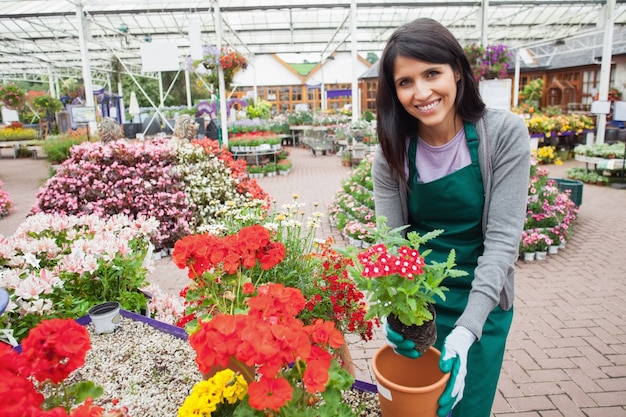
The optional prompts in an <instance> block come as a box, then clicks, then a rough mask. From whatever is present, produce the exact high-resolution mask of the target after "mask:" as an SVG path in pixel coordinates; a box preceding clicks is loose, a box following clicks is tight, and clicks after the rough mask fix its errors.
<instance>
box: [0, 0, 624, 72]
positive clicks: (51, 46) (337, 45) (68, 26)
mask: <svg viewBox="0 0 626 417" xmlns="http://www.w3.org/2000/svg"><path fill="white" fill-rule="evenodd" d="M611 1H616V3H615V12H614V16H615V19H614V20H615V27H616V28H624V27H626V0H611ZM605 4H606V1H600V0H598V1H593V0H543V1H533V0H491V1H490V2H489V7H488V9H487V13H486V18H487V22H488V25H487V29H486V31H485V32H484V34H483V32H482V31H481V29H480V20H481V15H482V12H481V10H482V9H481V1H476V0H458V1H444V0H431V1H428V2H420V1H418V2H416V1H413V0H404V1H376V0H368V1H357V2H356V17H357V18H356V44H357V50H358V52H359V54H361V55H362V56H366V54H367V53H368V52H374V53H376V54H380V51H382V49H383V47H384V45H385V42H386V40H387V38H388V37H389V36H390V34H391V33H392V32H393V30H394V29H395V28H396V27H398V26H399V25H401V24H403V23H406V22H409V21H411V20H413V19H416V18H418V17H431V18H434V19H436V20H439V21H440V22H442V23H443V24H444V25H446V26H447V27H448V28H450V30H451V31H452V32H453V33H454V34H455V36H457V38H458V39H459V40H460V41H461V43H462V44H469V43H481V40H482V39H486V40H487V42H486V44H505V45H507V46H509V47H510V48H516V47H521V46H527V45H539V44H546V45H549V44H551V43H554V42H555V41H556V40H563V39H568V38H570V37H572V36H576V35H579V34H580V33H600V32H601V31H602V27H603V24H602V21H603V16H604V11H605V7H604V6H605ZM216 6H217V2H216V1H184V0H181V1H161V0H134V1H128V0H124V1H121V0H20V1H16V0H0V36H1V41H0V78H3V79H5V80H9V79H31V78H32V79H36V78H37V77H41V76H44V78H45V77H46V76H47V75H48V74H50V73H55V74H57V75H58V76H61V77H64V76H67V77H80V76H81V65H82V64H81V63H82V56H83V55H82V53H81V42H80V37H81V30H80V27H81V25H80V24H79V22H80V19H78V17H77V14H78V13H81V11H79V10H81V9H82V15H83V16H84V20H83V21H84V22H85V23H84V38H85V39H86V45H87V49H88V51H86V52H85V55H87V56H88V57H89V62H90V65H91V68H92V73H94V74H101V75H102V76H105V77H106V74H109V73H111V72H112V71H113V65H112V62H113V60H112V57H114V56H115V57H117V58H119V59H120V60H121V62H122V63H123V64H124V66H125V67H126V68H127V69H128V70H129V71H131V72H134V73H137V74H139V73H141V72H142V67H141V64H142V61H141V47H142V45H144V44H146V43H155V44H156V43H160V42H170V43H173V44H175V45H176V46H177V48H176V50H177V53H178V56H179V61H180V63H179V65H180V66H181V68H182V67H183V66H184V59H185V57H187V56H188V55H189V54H190V37H189V34H188V31H189V25H190V22H193V21H196V22H199V26H200V28H201V42H202V44H206V45H214V44H216V43H217V35H216V32H217V31H219V28H220V27H221V33H222V37H221V39H222V44H223V45H227V46H230V47H232V48H234V49H236V50H238V51H239V52H241V53H243V54H244V55H247V56H248V57H251V56H253V55H260V54H278V55H280V56H281V57H283V59H284V60H285V61H287V62H290V63H295V62H304V60H305V59H306V60H308V61H309V62H316V61H317V62H320V61H322V60H323V59H324V58H325V57H327V56H329V55H331V54H332V53H334V52H341V51H350V50H351V47H352V46H351V43H352V35H351V19H350V15H351V4H350V1H346V0H343V1H342V0H313V1H311V0H223V1H220V2H219V11H220V14H221V19H219V21H218V19H217V18H216V16H217V7H216ZM599 38H601V37H599ZM311 57H313V58H311Z"/></svg>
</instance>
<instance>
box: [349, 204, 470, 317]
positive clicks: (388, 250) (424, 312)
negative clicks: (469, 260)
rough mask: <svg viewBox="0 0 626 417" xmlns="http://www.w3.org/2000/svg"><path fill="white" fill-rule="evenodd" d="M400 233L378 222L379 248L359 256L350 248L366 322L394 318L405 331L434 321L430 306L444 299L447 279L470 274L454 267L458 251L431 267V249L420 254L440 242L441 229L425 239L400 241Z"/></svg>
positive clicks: (415, 236) (409, 235)
mask: <svg viewBox="0 0 626 417" xmlns="http://www.w3.org/2000/svg"><path fill="white" fill-rule="evenodd" d="M401 230H402V228H399V229H393V230H390V229H389V228H388V227H387V225H386V218H385V217H382V216H379V217H377V219H376V231H375V233H374V237H375V241H376V242H381V243H377V244H375V245H373V246H371V247H370V248H368V249H366V250H364V251H362V252H360V253H356V254H355V253H354V248H352V247H348V249H347V253H348V254H350V255H351V256H352V257H353V259H354V264H355V267H354V269H353V270H352V278H353V279H354V281H355V283H356V285H357V287H358V288H359V289H360V290H361V291H364V292H365V293H366V294H367V297H368V300H369V310H368V312H367V314H366V316H365V318H366V319H371V318H373V317H379V318H383V317H388V316H391V315H393V316H395V317H397V318H398V320H399V321H400V322H402V324H404V325H406V326H411V325H421V324H423V323H425V322H427V321H430V320H432V319H433V315H432V313H431V311H430V310H429V305H432V304H434V303H435V302H436V297H440V298H441V299H444V300H445V291H447V288H446V287H444V286H443V285H441V283H442V282H443V280H444V279H445V278H448V277H450V278H456V277H462V276H465V275H467V273H466V272H465V271H462V270H458V269H456V268H455V266H456V264H455V251H454V249H452V250H451V251H450V253H449V254H448V257H447V260H446V261H445V262H436V261H432V262H431V263H427V261H426V258H427V257H428V255H429V254H430V253H431V250H430V249H427V250H425V251H423V252H421V253H420V251H419V250H420V245H423V244H424V243H426V242H428V241H429V240H431V239H434V238H436V237H437V236H439V235H440V234H441V233H443V230H434V231H432V232H430V233H427V234H425V235H423V236H420V235H419V234H418V233H416V232H409V233H407V237H406V238H403V237H402V236H401V234H400V231H401Z"/></svg>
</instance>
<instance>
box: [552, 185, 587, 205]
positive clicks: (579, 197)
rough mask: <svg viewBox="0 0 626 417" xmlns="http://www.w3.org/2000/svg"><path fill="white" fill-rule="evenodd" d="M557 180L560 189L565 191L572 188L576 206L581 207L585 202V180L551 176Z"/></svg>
mask: <svg viewBox="0 0 626 417" xmlns="http://www.w3.org/2000/svg"><path fill="white" fill-rule="evenodd" d="M550 179H552V180H554V181H556V183H557V185H558V187H559V191H561V192H565V191H567V190H570V198H571V199H572V202H573V203H574V204H576V206H578V207H580V205H581V204H582V203H583V185H584V184H583V182H582V181H578V180H567V179H564V178H550Z"/></svg>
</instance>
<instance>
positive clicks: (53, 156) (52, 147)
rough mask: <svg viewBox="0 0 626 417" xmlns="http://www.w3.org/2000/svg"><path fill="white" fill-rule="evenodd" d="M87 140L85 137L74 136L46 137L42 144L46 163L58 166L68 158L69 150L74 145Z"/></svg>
mask: <svg viewBox="0 0 626 417" xmlns="http://www.w3.org/2000/svg"><path fill="white" fill-rule="evenodd" d="M86 140H87V137H86V136H85V137H80V136H75V135H72V136H70V135H58V136H48V138H47V139H46V140H45V141H44V142H43V144H42V147H43V150H44V152H45V154H46V157H47V159H48V161H50V163H52V164H60V163H61V162H63V161H65V160H66V159H67V158H69V157H70V148H71V147H72V146H74V145H78V144H81V143H83V142H85V141H86Z"/></svg>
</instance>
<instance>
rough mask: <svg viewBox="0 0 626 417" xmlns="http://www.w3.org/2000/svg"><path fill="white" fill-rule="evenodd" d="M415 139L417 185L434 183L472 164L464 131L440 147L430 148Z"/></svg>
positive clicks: (461, 130) (421, 140) (420, 140)
mask: <svg viewBox="0 0 626 417" xmlns="http://www.w3.org/2000/svg"><path fill="white" fill-rule="evenodd" d="M417 138H418V143H417V154H416V156H415V163H416V165H417V167H418V168H417V172H418V179H417V182H419V183H427V182H432V181H435V180H437V179H439V178H442V177H445V176H446V175H448V174H451V173H453V172H455V171H458V170H459V169H461V168H464V167H466V166H468V165H469V164H471V163H472V157H471V156H470V153H469V148H468V147H467V140H465V130H464V129H462V128H461V129H460V130H459V131H458V132H457V134H456V135H455V136H454V138H452V140H451V141H450V142H448V143H446V144H445V145H442V146H432V145H429V144H428V143H426V142H425V141H424V140H423V139H422V138H420V137H419V136H418V137H417Z"/></svg>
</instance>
